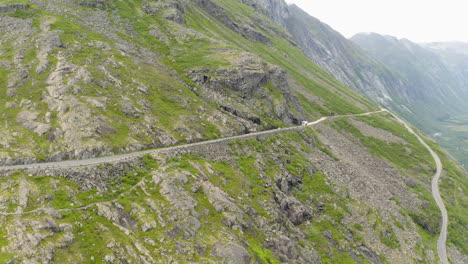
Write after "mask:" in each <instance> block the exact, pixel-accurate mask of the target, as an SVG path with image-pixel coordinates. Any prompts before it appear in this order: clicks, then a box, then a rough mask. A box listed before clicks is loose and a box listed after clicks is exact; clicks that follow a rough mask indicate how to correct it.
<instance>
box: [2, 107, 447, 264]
mask: <svg viewBox="0 0 468 264" xmlns="http://www.w3.org/2000/svg"><path fill="white" fill-rule="evenodd" d="M376 124H387V125H389V127H393V128H391V129H390V131H387V130H383V129H381V128H378V127H376ZM397 132H398V133H397ZM396 134H398V136H397V135H396ZM385 143H388V144H392V146H393V147H395V148H399V149H401V150H402V153H399V156H400V157H404V158H405V159H406V160H407V162H405V163H401V161H398V162H396V161H394V162H395V163H396V164H398V166H396V165H394V164H392V163H391V162H389V161H390V160H393V159H392V156H391V155H389V152H388V151H387V152H385V151H382V150H379V149H378V148H372V147H371V149H372V150H373V151H376V152H375V153H373V154H374V155H376V156H379V157H380V158H377V157H376V156H373V155H371V154H370V153H369V152H368V151H369V150H368V148H369V147H370V146H371V145H372V144H385ZM405 149H406V150H405ZM386 159H388V161H386ZM427 160H430V159H429V154H428V153H427V152H425V151H424V148H423V147H422V146H421V145H420V144H418V142H417V140H416V139H415V137H414V136H412V135H411V134H409V133H408V132H405V131H404V130H403V129H401V128H398V125H397V123H396V122H395V121H391V118H390V117H389V116H387V115H380V116H374V117H359V118H352V119H339V120H336V121H331V122H328V123H326V124H323V125H320V126H319V127H316V128H315V129H311V128H305V129H304V130H303V131H302V132H290V133H285V134H278V135H275V136H269V137H259V138H257V139H249V140H240V141H233V142H229V143H221V144H216V145H214V146H209V145H208V146H202V147H195V148H192V149H190V150H187V151H186V152H185V151H184V152H183V153H173V154H167V155H157V156H153V157H151V156H147V157H145V158H143V159H142V160H141V161H136V162H130V163H127V164H126V163H124V164H120V165H112V164H108V165H104V166H99V167H94V168H88V169H76V170H68V171H66V172H65V173H66V175H69V176H68V178H69V179H70V180H65V179H63V178H60V177H45V176H40V175H59V174H60V173H64V172H61V171H53V170H52V171H46V172H40V171H36V172H30V173H31V175H30V176H28V175H27V174H24V173H21V172H18V173H14V174H12V175H11V176H8V177H7V178H4V181H3V183H2V187H1V188H2V193H8V196H3V197H4V199H3V200H2V208H3V211H4V212H3V213H2V214H3V216H0V219H1V223H2V226H3V227H4V228H3V229H2V230H3V231H2V232H3V242H2V246H3V247H2V252H3V255H2V258H3V259H5V260H7V259H10V258H12V257H13V260H14V261H17V262H22V261H25V262H27V261H30V262H31V263H34V262H35V261H43V262H46V263H48V262H54V263H63V262H71V261H76V262H78V263H83V262H89V263H101V262H104V263H167V262H182V263H186V262H199V263H200V262H204V263H219V262H226V263H252V262H255V263H280V262H283V263H329V262H334V263H336V262H340V263H408V262H417V263H424V262H425V263H435V262H437V260H438V258H437V256H436V255H435V252H434V241H435V240H434V239H435V238H436V237H435V236H434V235H435V234H437V232H438V228H439V215H438V211H437V208H436V207H435V205H434V203H433V202H432V201H431V199H430V194H429V191H428V190H427V188H428V186H429V185H430V176H428V174H427V173H428V170H429V168H430V167H431V166H433V164H432V162H427ZM406 169H409V170H408V171H407V172H412V174H411V175H412V176H409V175H407V174H406V173H403V171H406ZM97 171H107V172H111V173H112V174H113V176H112V177H110V178H109V179H108V180H102V179H101V180H99V181H96V180H95V179H93V178H94V177H93V175H95V174H96V173H97ZM34 175H38V176H34ZM70 175H73V176H71V177H70ZM7 190H8V191H7ZM5 213H6V214H7V215H5ZM13 223H16V224H13ZM18 223H20V224H18Z"/></svg>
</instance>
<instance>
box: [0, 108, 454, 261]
mask: <svg viewBox="0 0 468 264" xmlns="http://www.w3.org/2000/svg"><path fill="white" fill-rule="evenodd" d="M382 112H388V113H390V114H392V115H393V116H394V117H395V118H396V119H397V120H398V121H399V122H400V123H401V124H402V125H404V126H405V127H406V129H407V130H408V131H409V132H410V133H411V134H413V135H415V136H416V137H417V138H418V140H419V141H420V142H421V144H423V145H424V146H425V147H426V148H427V149H428V150H429V152H430V153H431V155H432V157H433V158H434V160H435V162H436V166H437V170H436V173H435V175H434V177H433V179H432V195H433V196H434V199H435V201H436V203H437V205H438V207H439V209H440V211H441V213H442V229H441V231H440V236H439V239H438V241H437V252H438V255H439V258H440V261H441V262H442V263H443V264H449V262H448V259H447V249H446V241H447V226H448V215H447V210H446V208H445V205H444V203H443V201H442V198H441V196H440V193H439V185H438V182H439V178H440V176H441V173H442V162H441V160H440V158H439V156H438V155H437V154H436V153H435V151H434V150H432V148H431V147H430V146H429V145H428V144H427V143H426V142H425V141H424V140H423V139H422V138H421V137H420V136H419V135H418V134H417V133H415V132H414V130H413V129H412V128H411V127H410V126H409V125H408V124H407V123H406V122H405V121H403V120H402V119H400V118H399V117H398V116H396V115H395V114H393V113H392V112H390V111H388V110H387V109H382V110H380V111H374V112H368V113H363V114H354V115H337V116H329V117H322V118H320V119H318V120H316V121H314V122H310V123H307V125H306V126H313V125H316V124H319V123H321V122H323V121H325V120H331V119H337V118H344V117H355V116H368V115H372V114H376V113H382ZM303 127H304V126H294V127H288V128H279V129H274V130H268V131H262V132H254V133H250V134H245V135H240V136H233V137H226V138H221V139H215V140H208V141H203V142H198V143H191V144H186V145H179V146H172V147H166V148H160V149H152V150H145V151H139V152H133V153H128V154H122V155H115V156H108V157H100V158H92V159H86V160H68V161H58V162H48V163H34V164H25V165H13V166H2V167H0V171H12V170H19V169H47V168H62V169H66V168H74V167H82V166H90V165H99V164H104V163H112V162H119V161H124V160H130V159H135V158H138V157H142V156H144V155H147V154H152V153H163V152H172V151H177V150H183V149H186V148H189V147H194V146H200V145H207V144H213V143H220V142H226V141H232V140H236V139H244V138H251V137H256V136H262V135H273V134H277V133H282V132H287V131H294V130H298V129H302V128H303ZM143 180H144V179H142V181H143ZM141 184H142V182H139V183H138V184H136V185H135V186H133V187H132V188H131V189H130V190H133V189H134V188H136V187H138V186H140V185H141ZM124 193H127V192H124ZM124 193H122V194H121V195H123V194H124ZM119 197H120V196H119ZM117 199H118V198H116V199H114V200H117ZM114 200H113V201H114ZM109 202H112V201H107V202H98V203H109ZM98 203H93V204H89V205H87V206H84V207H78V208H70V209H59V210H58V211H71V210H83V209H87V208H89V207H91V206H94V205H96V204H98ZM42 210H47V208H37V209H34V210H31V211H27V212H15V213H5V212H0V215H22V214H30V213H34V212H39V211H42Z"/></svg>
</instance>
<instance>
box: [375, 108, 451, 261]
mask: <svg viewBox="0 0 468 264" xmlns="http://www.w3.org/2000/svg"><path fill="white" fill-rule="evenodd" d="M384 111H386V112H389V113H390V114H392V115H393V116H394V117H395V118H396V119H397V120H398V122H400V123H401V124H402V125H404V126H405V127H406V129H407V130H408V131H409V132H410V133H411V134H413V135H415V136H416V138H418V140H419V142H421V144H423V145H424V147H426V149H427V150H429V152H430V153H431V155H432V158H434V161H435V163H436V167H437V169H436V173H435V175H434V177H433V178H432V196H433V197H434V200H435V201H436V203H437V206H438V207H439V209H440V212H441V214H442V228H441V230H440V235H439V239H438V240H437V253H438V254H439V259H440V262H442V264H449V261H448V257H447V246H446V244H447V227H448V214H447V209H446V208H445V205H444V202H443V201H442V197H441V196H440V192H439V179H440V176H441V174H442V162H441V161H440V157H439V155H437V153H435V151H434V150H433V149H432V148H431V147H430V146H429V145H428V144H427V143H426V142H425V141H424V140H423V139H422V138H421V137H420V136H419V135H418V134H417V133H415V132H414V130H413V129H412V128H411V127H410V126H409V125H408V124H407V123H406V122H405V121H403V120H402V119H400V118H399V117H398V116H396V115H395V114H393V113H392V112H390V111H388V110H386V109H384Z"/></svg>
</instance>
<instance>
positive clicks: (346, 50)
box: [241, 0, 468, 164]
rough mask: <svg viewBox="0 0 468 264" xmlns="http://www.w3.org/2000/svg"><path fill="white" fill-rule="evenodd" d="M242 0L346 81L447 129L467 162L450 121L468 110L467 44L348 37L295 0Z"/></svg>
mask: <svg viewBox="0 0 468 264" xmlns="http://www.w3.org/2000/svg"><path fill="white" fill-rule="evenodd" d="M241 2H243V3H246V4H249V5H251V6H253V7H255V8H256V9H257V10H260V11H262V12H263V13H264V14H267V15H268V16H270V18H272V19H273V20H274V21H276V22H277V23H278V24H280V25H282V26H284V27H285V28H286V29H287V30H288V32H289V34H291V37H292V39H293V40H294V41H295V43H296V44H297V45H298V46H299V47H301V49H302V50H303V52H304V54H305V55H306V56H307V57H308V58H309V59H311V60H312V61H314V62H315V63H316V64H317V65H319V66H320V67H321V68H322V69H324V70H325V71H327V72H328V73H330V74H331V75H333V77H335V78H336V79H338V80H339V81H340V82H342V83H343V84H345V85H347V86H349V87H351V88H353V89H354V90H356V91H358V92H360V93H361V94H363V95H365V96H366V97H367V98H369V99H370V100H372V101H374V102H376V103H378V104H380V105H382V106H384V107H386V108H388V109H391V110H393V111H395V112H397V113H398V114H400V115H401V116H403V117H404V118H405V119H407V120H409V121H410V122H411V123H412V124H414V125H415V126H417V127H418V128H420V129H422V130H423V131H425V132H426V133H428V134H431V135H435V134H437V135H439V134H441V133H442V134H444V135H446V134H447V133H446V131H447V129H448V132H449V133H448V134H449V135H448V138H438V140H439V142H440V143H442V144H443V145H444V146H445V147H446V148H448V149H449V150H450V151H451V153H452V154H453V155H455V156H456V157H457V158H458V159H459V160H460V161H461V162H463V163H467V164H468V159H466V158H465V157H466V156H468V155H466V151H468V141H466V139H464V138H463V135H460V131H454V130H453V129H452V125H453V124H452V123H450V122H452V121H453V120H452V121H450V120H451V119H453V118H455V119H457V118H460V117H461V118H463V116H464V115H466V113H467V112H468V88H467V87H468V77H467V76H468V74H466V73H467V72H468V56H466V54H467V53H468V48H467V44H464V43H459V42H453V43H438V44H437V43H432V44H421V45H419V44H416V43H413V42H411V41H409V40H405V39H403V40H398V39H396V38H395V37H392V36H381V35H379V34H376V33H361V34H357V35H355V36H353V37H352V38H351V39H346V38H345V37H344V36H342V35H341V34H340V33H338V32H337V31H335V30H334V29H333V28H331V27H330V26H328V25H327V24H325V23H323V22H321V21H320V20H318V19H316V18H314V17H312V16H311V15H309V14H308V13H306V12H305V11H303V10H302V9H301V8H299V7H298V6H297V5H295V4H292V5H287V4H286V3H285V2H284V1H283V0H241ZM447 122H449V123H447ZM460 144H461V145H462V147H460ZM464 153H465V154H464Z"/></svg>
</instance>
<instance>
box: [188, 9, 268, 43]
mask: <svg viewBox="0 0 468 264" xmlns="http://www.w3.org/2000/svg"><path fill="white" fill-rule="evenodd" d="M196 2H197V4H198V5H199V6H200V7H201V8H202V9H203V10H204V11H205V12H207V13H208V14H210V15H211V16H213V17H215V18H216V19H218V20H219V21H220V22H221V23H222V24H223V25H224V26H226V27H227V28H229V29H231V30H232V31H234V32H236V33H238V34H240V35H242V36H243V37H245V38H247V39H249V40H252V41H255V42H260V43H265V44H270V43H271V41H270V39H269V38H268V37H267V36H265V35H264V34H263V33H261V32H260V31H258V30H257V29H255V25H253V24H250V23H248V22H246V21H240V20H236V19H234V18H232V17H231V15H229V14H228V13H227V12H226V11H225V10H224V9H223V8H221V7H220V6H219V5H218V4H217V3H216V2H214V1H213V0H196Z"/></svg>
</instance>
